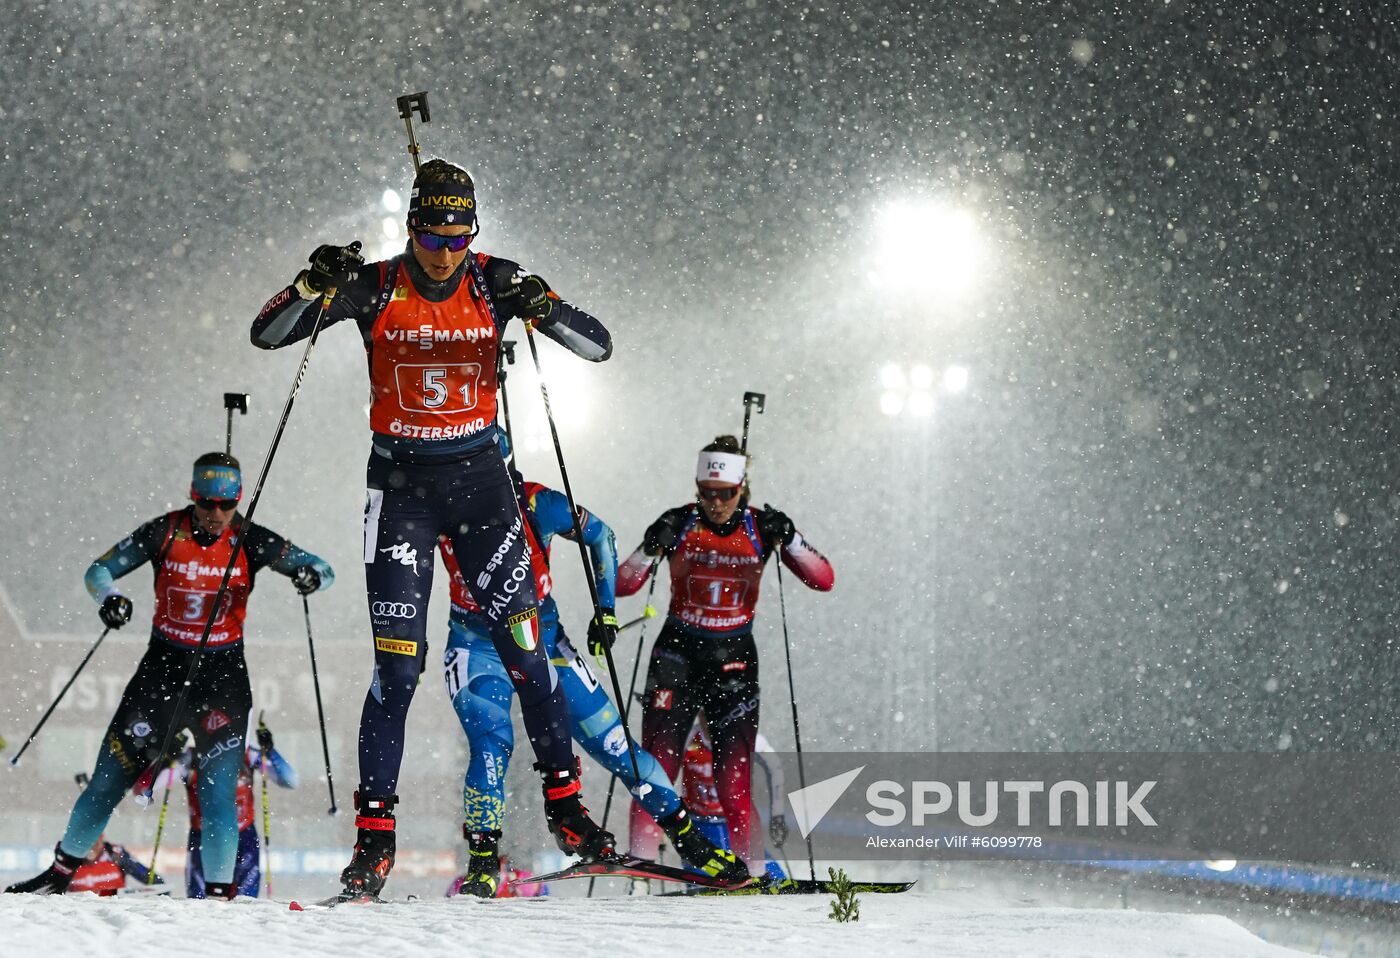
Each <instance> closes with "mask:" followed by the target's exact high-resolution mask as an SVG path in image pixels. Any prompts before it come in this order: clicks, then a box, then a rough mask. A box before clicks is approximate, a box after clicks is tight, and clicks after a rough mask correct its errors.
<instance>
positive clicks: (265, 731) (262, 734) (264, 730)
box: [258, 722, 772, 828]
mask: <svg viewBox="0 0 1400 958" xmlns="http://www.w3.org/2000/svg"><path fill="white" fill-rule="evenodd" d="M258 750H259V751H261V752H262V753H263V755H264V756H265V757H266V758H267V760H268V761H271V760H272V729H270V728H268V727H267V726H266V725H263V724H262V723H261V722H260V723H258ZM769 827H770V828H771V827H772V826H769Z"/></svg>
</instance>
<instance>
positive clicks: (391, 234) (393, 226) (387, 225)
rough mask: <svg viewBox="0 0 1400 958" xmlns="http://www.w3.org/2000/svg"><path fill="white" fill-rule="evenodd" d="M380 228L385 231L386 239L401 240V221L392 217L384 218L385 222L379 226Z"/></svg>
mask: <svg viewBox="0 0 1400 958" xmlns="http://www.w3.org/2000/svg"><path fill="white" fill-rule="evenodd" d="M379 227H380V229H382V230H384V237H385V238H386V239H398V238H399V221H398V220H396V219H394V218H393V217H392V216H386V217H384V219H383V221H382V222H381V223H380V224H379Z"/></svg>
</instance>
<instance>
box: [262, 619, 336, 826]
mask: <svg viewBox="0 0 1400 958" xmlns="http://www.w3.org/2000/svg"><path fill="white" fill-rule="evenodd" d="M301 610H302V612H304V613H305V614H306V647H307V648H308V649H310V650H311V684H312V686H314V687H315V689H316V720H317V721H318V722H319V723H320V724H321V754H322V755H324V756H325V759H326V787H327V788H328V789H330V793H331V807H330V810H329V811H328V812H327V813H326V814H328V815H335V814H336V813H338V812H339V811H340V809H339V808H337V807H336V805H335V779H334V778H332V777H331V746H330V743H329V742H328V741H327V740H326V710H325V709H324V708H322V707H321V676H320V673H319V672H318V671H317V670H316V643H315V642H313V641H312V640H311V605H310V603H308V602H307V601H306V596H302V597H301ZM263 788H264V789H266V788H267V782H265V781H264V782H263Z"/></svg>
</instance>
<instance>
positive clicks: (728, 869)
mask: <svg viewBox="0 0 1400 958" xmlns="http://www.w3.org/2000/svg"><path fill="white" fill-rule="evenodd" d="M656 824H658V825H660V826H661V828H662V830H664V831H665V832H666V837H667V838H669V839H671V844H672V845H674V846H675V847H676V854H678V855H680V856H681V860H682V861H684V862H685V863H686V864H687V865H689V866H690V867H691V868H695V869H698V870H699V871H702V872H704V873H705V874H706V875H709V876H710V877H711V878H719V879H722V880H724V881H727V882H733V883H734V884H736V885H737V884H739V883H741V882H745V881H748V880H749V877H750V876H749V869H748V866H747V865H745V864H744V863H743V861H741V860H740V859H739V858H737V857H736V856H735V855H734V853H733V852H731V851H729V850H727V849H724V848H720V847H719V846H718V845H716V844H715V843H714V842H712V841H710V840H709V839H708V838H706V837H705V835H704V833H702V832H701V831H700V829H698V828H696V827H695V823H694V822H693V821H691V819H690V816H689V815H688V814H686V811H685V806H684V805H682V806H681V807H680V808H678V809H676V812H675V814H674V815H668V816H667V817H666V818H658V819H657V820H656Z"/></svg>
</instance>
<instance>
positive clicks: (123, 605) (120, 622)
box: [97, 594, 131, 629]
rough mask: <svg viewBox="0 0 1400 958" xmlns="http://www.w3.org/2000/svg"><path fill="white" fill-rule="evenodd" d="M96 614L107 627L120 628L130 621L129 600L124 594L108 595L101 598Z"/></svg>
mask: <svg viewBox="0 0 1400 958" xmlns="http://www.w3.org/2000/svg"><path fill="white" fill-rule="evenodd" d="M97 615H98V617H99V618H100V619H101V620H102V624H103V625H105V626H106V627H107V628H109V629H120V628H121V627H122V626H124V625H126V624H127V623H128V622H130V621H131V600H130V599H128V598H127V597H126V596H124V595H116V594H113V595H109V596H107V598H105V599H103V600H102V608H101V609H99V610H98V611H97Z"/></svg>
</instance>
